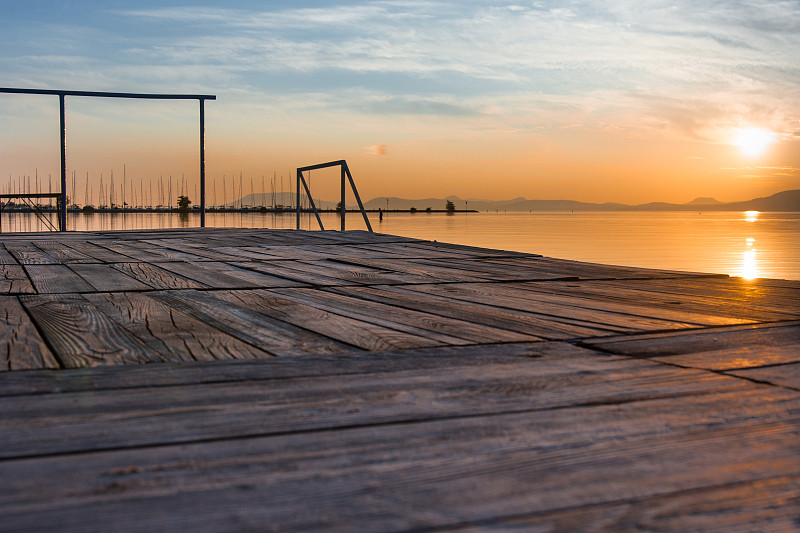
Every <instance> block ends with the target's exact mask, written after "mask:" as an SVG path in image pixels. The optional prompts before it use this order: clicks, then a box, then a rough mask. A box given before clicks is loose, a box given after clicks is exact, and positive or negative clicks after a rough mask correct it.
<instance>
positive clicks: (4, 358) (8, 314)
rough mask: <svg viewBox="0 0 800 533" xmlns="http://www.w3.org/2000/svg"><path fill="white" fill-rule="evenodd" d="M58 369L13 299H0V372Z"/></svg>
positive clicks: (24, 313) (47, 349)
mask: <svg viewBox="0 0 800 533" xmlns="http://www.w3.org/2000/svg"><path fill="white" fill-rule="evenodd" d="M39 368H59V364H58V361H57V360H56V358H55V357H53V354H52V352H51V351H50V349H49V348H48V347H47V345H46V344H45V342H44V340H42V338H41V336H40V335H39V332H38V331H36V327H35V326H34V325H33V323H32V322H31V319H30V317H28V314H27V313H26V312H25V310H24V309H23V308H22V306H21V305H20V304H19V301H18V300H17V298H16V297H13V296H0V371H6V370H24V369H39Z"/></svg>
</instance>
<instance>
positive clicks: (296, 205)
mask: <svg viewBox="0 0 800 533" xmlns="http://www.w3.org/2000/svg"><path fill="white" fill-rule="evenodd" d="M302 175H303V173H302V172H300V169H298V170H297V176H296V177H297V203H296V204H295V207H296V208H297V227H296V228H295V229H300V177H301V176H302ZM289 179H291V178H289ZM291 183H292V182H291V181H289V187H290V188H291Z"/></svg>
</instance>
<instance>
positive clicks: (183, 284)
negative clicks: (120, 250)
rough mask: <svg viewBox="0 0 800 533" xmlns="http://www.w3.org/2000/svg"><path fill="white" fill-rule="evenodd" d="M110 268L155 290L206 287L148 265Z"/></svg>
mask: <svg viewBox="0 0 800 533" xmlns="http://www.w3.org/2000/svg"><path fill="white" fill-rule="evenodd" d="M110 266H111V268H114V269H116V270H119V271H120V272H122V273H123V274H126V275H128V276H130V277H131V278H133V279H135V280H138V281H140V282H142V283H144V284H145V285H148V286H150V287H153V288H155V289H199V288H203V287H206V286H205V285H203V284H201V283H198V282H197V281H194V280H192V279H189V278H187V277H184V276H180V275H178V274H175V273H174V272H170V271H168V270H164V269H163V268H159V267H158V266H156V265H151V264H149V263H114V264H112V265H110Z"/></svg>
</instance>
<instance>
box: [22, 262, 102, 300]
mask: <svg viewBox="0 0 800 533" xmlns="http://www.w3.org/2000/svg"><path fill="white" fill-rule="evenodd" d="M25 271H26V272H27V273H28V276H29V277H30V279H31V281H32V282H33V286H34V288H35V289H36V292H37V293H39V294H54V293H67V292H72V293H79V292H92V291H94V288H92V286H91V285H89V284H88V283H87V282H86V280H84V279H83V278H82V277H80V276H79V275H78V274H76V273H75V272H73V271H72V270H70V268H69V267H68V266H66V265H38V264H37V265H25Z"/></svg>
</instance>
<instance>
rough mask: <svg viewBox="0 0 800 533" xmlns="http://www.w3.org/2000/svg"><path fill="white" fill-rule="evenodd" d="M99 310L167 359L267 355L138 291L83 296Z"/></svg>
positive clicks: (217, 358) (209, 359)
mask: <svg viewBox="0 0 800 533" xmlns="http://www.w3.org/2000/svg"><path fill="white" fill-rule="evenodd" d="M84 297H85V298H86V299H87V300H88V301H89V302H91V303H92V304H93V305H94V306H95V307H96V308H97V309H98V310H100V311H101V312H102V313H104V314H105V315H106V316H107V317H109V318H110V319H111V320H113V321H115V322H117V323H118V324H119V325H120V326H122V327H124V328H125V329H126V330H127V331H129V332H131V333H132V334H133V335H134V336H136V337H137V338H138V339H140V340H141V341H142V342H144V343H145V344H147V345H148V346H149V347H150V348H152V349H153V351H155V352H158V353H159V354H160V355H161V356H163V357H164V358H165V359H168V360H170V361H215V360H232V359H252V358H264V357H269V354H268V353H266V352H264V351H262V350H259V349H258V348H256V347H254V346H251V345H249V344H247V343H244V342H242V341H240V340H238V339H236V338H234V337H231V336H230V335H228V334H226V333H224V332H222V331H220V330H218V329H215V328H213V327H210V326H209V325H208V324H206V323H204V322H202V321H200V320H197V319H195V318H193V317H191V316H189V315H187V314H185V313H181V312H180V311H178V310H176V309H173V308H171V307H169V306H168V305H166V304H164V303H163V302H161V301H159V300H157V299H154V298H152V297H150V296H147V295H145V294H141V293H114V294H109V293H100V294H87V295H85V296H84Z"/></svg>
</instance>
